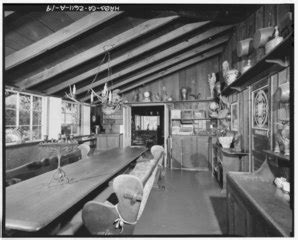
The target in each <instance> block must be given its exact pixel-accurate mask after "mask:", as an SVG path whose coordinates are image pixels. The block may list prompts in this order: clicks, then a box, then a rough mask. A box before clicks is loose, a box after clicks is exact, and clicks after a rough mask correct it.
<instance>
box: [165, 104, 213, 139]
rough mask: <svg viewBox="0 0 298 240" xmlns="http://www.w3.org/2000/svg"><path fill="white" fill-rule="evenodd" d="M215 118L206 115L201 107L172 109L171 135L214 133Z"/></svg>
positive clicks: (205, 134) (206, 134)
mask: <svg viewBox="0 0 298 240" xmlns="http://www.w3.org/2000/svg"><path fill="white" fill-rule="evenodd" d="M216 126H217V120H216V119H212V118H209V117H208V116H206V111H205V110H203V109H172V110H171V133H172V135H202V136H210V135H214V132H213V129H214V128H215V127H216Z"/></svg>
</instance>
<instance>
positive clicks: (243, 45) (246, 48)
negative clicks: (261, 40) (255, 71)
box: [237, 38, 253, 57]
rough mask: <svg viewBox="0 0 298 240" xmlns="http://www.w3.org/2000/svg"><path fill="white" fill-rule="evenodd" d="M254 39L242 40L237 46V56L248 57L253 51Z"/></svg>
mask: <svg viewBox="0 0 298 240" xmlns="http://www.w3.org/2000/svg"><path fill="white" fill-rule="evenodd" d="M252 40H253V39H252V38H247V39H244V40H241V41H239V42H238V44H237V56H238V57H243V56H246V55H248V54H249V53H250V52H251V50H252Z"/></svg>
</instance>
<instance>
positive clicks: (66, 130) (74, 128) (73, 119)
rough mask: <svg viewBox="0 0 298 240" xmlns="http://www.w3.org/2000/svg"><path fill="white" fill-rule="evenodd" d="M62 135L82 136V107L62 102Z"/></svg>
mask: <svg viewBox="0 0 298 240" xmlns="http://www.w3.org/2000/svg"><path fill="white" fill-rule="evenodd" d="M61 133H62V134H66V135H69V134H74V135H79V134H80V105H79V104H76V103H72V102H67V101H62V126H61Z"/></svg>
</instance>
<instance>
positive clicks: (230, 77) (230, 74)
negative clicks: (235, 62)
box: [224, 69, 239, 85]
mask: <svg viewBox="0 0 298 240" xmlns="http://www.w3.org/2000/svg"><path fill="white" fill-rule="evenodd" d="M238 75H239V71H238V70H237V69H232V70H229V71H227V72H226V73H225V75H224V79H225V82H226V84H227V85H230V84H231V83H233V82H234V81H235V80H236V79H237V77H238Z"/></svg>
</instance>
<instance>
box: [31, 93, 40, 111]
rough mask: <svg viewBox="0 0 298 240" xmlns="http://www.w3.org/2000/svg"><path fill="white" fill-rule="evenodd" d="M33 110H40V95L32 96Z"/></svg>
mask: <svg viewBox="0 0 298 240" xmlns="http://www.w3.org/2000/svg"><path fill="white" fill-rule="evenodd" d="M33 111H38V112H41V97H36V96H33Z"/></svg>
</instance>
